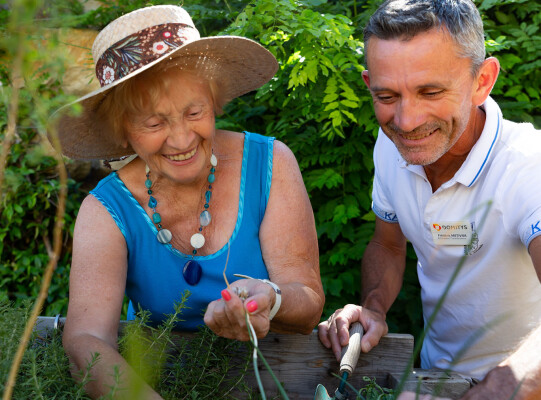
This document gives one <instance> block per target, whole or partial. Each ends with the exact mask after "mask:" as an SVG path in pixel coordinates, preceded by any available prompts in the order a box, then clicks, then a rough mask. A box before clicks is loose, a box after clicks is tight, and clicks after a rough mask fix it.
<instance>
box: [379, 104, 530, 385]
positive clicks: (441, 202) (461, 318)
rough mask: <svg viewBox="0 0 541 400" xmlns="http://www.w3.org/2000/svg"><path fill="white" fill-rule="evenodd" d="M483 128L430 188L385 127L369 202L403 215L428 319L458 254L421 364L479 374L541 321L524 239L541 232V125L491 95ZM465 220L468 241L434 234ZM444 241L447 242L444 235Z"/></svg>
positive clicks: (385, 212)
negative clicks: (510, 114) (454, 167)
mask: <svg viewBox="0 0 541 400" xmlns="http://www.w3.org/2000/svg"><path fill="white" fill-rule="evenodd" d="M483 108H484V110H485V112H486V122H485V127H484V129H483V132H482V134H481V137H480V138H479V140H478V141H477V143H476V144H475V146H474V147H473V148H472V150H471V152H470V154H469V155H468V157H467V159H466V161H465V162H464V164H463V165H462V167H461V168H460V169H459V170H458V171H457V173H456V174H455V176H454V177H453V179H451V180H450V181H448V182H446V183H445V184H443V185H442V186H441V187H440V188H439V189H438V190H436V192H435V193H432V188H431V186H430V183H429V182H428V180H427V178H426V175H425V172H424V169H423V167H422V166H418V165H408V164H407V163H406V162H405V161H404V159H403V158H402V157H401V156H400V154H399V152H398V151H397V149H396V147H395V146H394V144H393V143H392V142H391V141H390V140H389V139H388V138H387V136H386V135H385V134H384V133H383V132H382V131H381V129H380V132H379V136H378V139H377V142H376V146H375V149H374V164H375V176H374V189H373V194H372V198H373V206H372V207H373V210H374V212H375V213H376V215H377V216H378V217H379V218H381V219H383V220H385V221H387V222H390V223H398V224H400V228H401V229H402V232H403V233H404V235H405V236H406V238H407V239H408V240H409V241H410V242H411V243H412V244H413V247H414V249H415V252H416V254H417V257H418V264H417V272H418V276H419V281H420V284H421V288H422V289H421V298H422V302H423V315H424V321H425V324H426V323H427V321H428V319H429V318H430V316H431V315H432V313H433V311H434V308H435V306H436V303H437V302H438V299H439V298H440V297H441V296H442V294H443V293H444V290H445V287H446V285H447V284H448V282H450V280H451V278H452V277H453V274H454V272H455V271H456V270H457V266H458V265H459V262H460V261H461V260H462V259H464V263H463V265H462V266H461V267H460V269H459V271H458V274H457V276H456V279H455V281H454V283H453V284H452V285H451V288H450V290H449V293H448V295H447V298H446V299H445V302H444V304H443V306H442V308H441V309H440V310H439V312H438V313H437V315H436V318H435V320H434V322H433V324H432V326H431V328H430V330H429V331H428V335H427V337H426V338H425V341H424V343H423V349H422V352H421V365H422V368H432V367H437V368H451V369H453V370H455V371H457V372H459V373H462V374H465V375H470V376H473V377H476V378H479V379H481V378H483V377H484V375H485V374H486V373H487V372H488V371H489V370H490V369H492V368H493V367H495V366H496V365H497V364H498V363H499V362H500V361H502V360H503V359H504V358H506V357H507V356H508V355H509V354H510V353H511V352H512V351H513V349H515V348H516V347H517V345H518V344H519V342H520V341H521V340H522V339H523V338H524V337H525V336H526V335H527V334H528V333H529V332H530V331H531V330H532V329H533V328H534V327H536V326H537V325H538V324H539V323H541V284H540V282H539V279H538V277H537V275H536V272H535V270H534V267H533V264H532V261H531V258H530V257H529V254H528V251H527V247H528V245H529V244H530V242H531V240H532V239H533V238H535V237H537V236H539V235H541V131H536V130H535V129H534V128H533V126H532V125H531V124H517V123H514V122H510V121H507V120H503V118H502V115H501V111H500V109H499V107H498V105H497V104H496V103H495V102H494V100H492V99H491V98H489V99H488V100H487V101H486V102H485V104H484V105H483ZM464 223H466V224H469V227H468V231H469V233H470V234H471V235H472V240H471V242H469V243H470V244H469V245H456V244H455V245H449V244H438V245H436V244H435V243H434V238H433V234H437V233H438V231H437V229H438V228H439V229H440V230H441V229H443V228H442V227H445V226H447V227H452V226H453V224H456V225H461V224H464ZM444 243H449V242H444Z"/></svg>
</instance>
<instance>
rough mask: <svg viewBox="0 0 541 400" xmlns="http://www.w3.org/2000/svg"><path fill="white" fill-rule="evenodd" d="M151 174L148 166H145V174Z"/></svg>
mask: <svg viewBox="0 0 541 400" xmlns="http://www.w3.org/2000/svg"><path fill="white" fill-rule="evenodd" d="M149 172H150V168H149V167H148V165H146V164H145V174H146V175H148V173H149Z"/></svg>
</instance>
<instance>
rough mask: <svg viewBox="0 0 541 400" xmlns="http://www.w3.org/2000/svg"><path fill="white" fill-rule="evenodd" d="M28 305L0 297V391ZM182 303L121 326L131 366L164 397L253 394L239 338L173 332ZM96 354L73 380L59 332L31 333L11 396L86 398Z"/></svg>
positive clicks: (123, 348)
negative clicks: (155, 317)
mask: <svg viewBox="0 0 541 400" xmlns="http://www.w3.org/2000/svg"><path fill="white" fill-rule="evenodd" d="M186 296H187V295H186ZM186 296H185V297H184V300H185V299H186V298H187V297H186ZM29 308H30V303H29V302H28V301H27V302H24V303H22V305H21V306H20V307H15V306H13V305H12V304H10V303H8V302H5V301H2V302H0V349H2V350H1V351H0V392H3V391H4V383H5V381H6V376H7V374H8V371H9V368H10V365H11V360H12V357H13V355H14V353H15V350H16V348H17V344H18V339H19V337H20V335H21V333H22V331H23V329H24V326H25V323H26V319H27V318H28V315H29ZM183 308H184V302H181V303H179V304H177V305H176V306H175V313H173V314H171V315H169V316H168V318H167V319H166V320H165V321H164V322H163V323H162V324H161V325H160V326H158V327H153V326H150V325H149V324H148V321H149V319H148V317H149V315H148V313H147V312H141V313H139V317H140V318H139V319H138V320H136V321H134V322H132V323H130V324H128V325H127V326H126V328H125V329H124V331H123V334H122V336H121V338H120V339H119V347H120V349H121V352H122V354H123V355H124V356H125V358H126V359H127V360H128V361H129V362H130V364H131V365H132V367H133V368H134V369H135V370H136V371H137V372H138V373H139V374H140V376H142V377H144V378H145V380H146V381H147V382H148V383H149V384H151V385H152V386H153V387H154V388H155V389H156V390H157V391H158V392H159V393H160V394H161V395H162V397H163V398H164V399H171V400H173V399H175V400H176V399H195V398H197V399H205V398H206V399H214V398H222V399H229V398H231V399H234V398H236V396H239V395H241V394H242V395H243V396H244V397H246V398H254V397H255V395H254V393H252V388H249V387H248V386H247V385H246V384H245V382H244V376H245V374H246V373H247V371H248V368H249V366H250V351H249V349H248V348H247V347H246V346H245V345H244V344H243V343H240V342H237V341H234V340H228V339H224V338H220V337H218V336H216V335H215V334H214V333H212V332H211V331H210V330H209V329H208V328H206V327H205V328H202V329H201V330H200V331H199V332H197V333H195V334H194V336H193V338H190V339H186V338H180V337H177V336H175V334H174V333H172V327H173V326H174V325H175V323H176V322H178V321H179V319H180V317H181V315H182V309H183ZM98 359H99V355H95V357H94V358H93V360H92V361H91V362H90V363H89V365H88V366H87V368H86V369H85V370H84V371H82V372H81V374H80V377H79V379H78V381H75V380H74V379H73V378H72V377H71V375H70V368H69V360H68V358H67V356H66V354H65V352H64V349H63V347H62V337H61V332H60V331H53V332H49V333H48V334H47V335H44V336H36V335H34V337H33V340H32V345H31V346H30V347H29V348H28V349H27V350H26V352H25V354H24V357H23V360H22V363H21V367H20V369H19V371H18V374H17V381H16V386H15V388H14V391H13V397H12V398H13V399H15V400H16V399H21V400H23V399H24V400H27V399H52V398H55V399H70V400H72V399H89V397H88V396H87V395H86V394H85V391H84V384H85V383H87V382H88V381H89V379H91V378H90V376H89V371H90V368H91V367H92V366H93V364H94V363H96V362H97V361H98ZM118 378H119V377H118V376H117V382H118ZM118 390H122V389H121V388H120V384H118V385H116V386H114V387H112V388H111V393H110V395H113V394H114V392H117V391H118ZM134 396H135V394H134ZM105 398H108V396H105ZM134 398H135V397H134Z"/></svg>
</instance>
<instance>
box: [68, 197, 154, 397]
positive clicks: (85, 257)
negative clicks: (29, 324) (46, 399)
mask: <svg viewBox="0 0 541 400" xmlns="http://www.w3.org/2000/svg"><path fill="white" fill-rule="evenodd" d="M126 273H127V248H126V242H125V240H124V237H123V236H122V234H121V232H120V230H119V229H118V227H117V226H116V224H115V222H114V221H113V219H112V218H111V216H110V214H109V213H108V212H107V210H106V209H105V207H103V205H102V204H101V203H100V202H99V201H98V200H97V199H96V198H95V197H94V196H92V195H90V196H88V197H87V198H86V199H85V200H84V201H83V203H82V205H81V208H80V210H79V214H78V216H77V221H76V223H75V230H74V238H73V259H72V265H71V272H70V288H69V293H70V298H69V306H68V315H67V318H66V324H65V327H64V333H63V344H64V348H65V350H66V353H67V354H68V356H69V358H70V360H71V362H72V363H73V364H74V365H73V369H74V371H73V372H75V374H74V377H75V378H77V371H81V370H85V369H86V367H87V365H88V364H89V362H90V360H91V359H92V356H93V355H94V354H96V353H98V354H99V359H98V362H97V363H96V364H95V366H94V367H93V368H92V369H91V371H90V373H91V378H92V381H90V383H88V384H87V385H86V390H87V392H88V393H89V395H90V396H91V397H93V398H97V397H99V396H101V395H104V394H106V393H108V392H109V389H110V387H112V386H114V384H115V378H114V371H115V366H117V367H118V372H119V374H120V382H121V387H124V390H120V391H119V395H118V397H117V398H129V395H130V391H129V390H127V389H128V388H129V387H134V386H139V387H141V388H143V390H145V391H146V392H147V393H148V395H147V396H146V397H145V398H149V399H152V398H156V399H159V398H160V396H158V395H157V394H156V393H155V392H153V391H152V390H151V389H150V388H149V387H148V386H147V385H146V384H144V383H142V382H140V380H139V378H138V377H137V376H136V374H135V373H134V371H133V370H132V369H131V368H130V367H129V365H128V364H127V363H126V361H125V360H124V359H123V358H122V356H121V355H120V354H119V352H118V348H117V339H118V327H119V321H120V311H121V308H122V301H123V299H124V290H125V286H126ZM132 379H137V380H139V382H138V384H135V385H134V382H133V381H131V380H132Z"/></svg>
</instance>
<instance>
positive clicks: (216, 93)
mask: <svg viewBox="0 0 541 400" xmlns="http://www.w3.org/2000/svg"><path fill="white" fill-rule="evenodd" d="M93 55H94V59H95V60H96V63H95V64H96V75H97V77H98V80H99V81H100V83H101V85H102V87H101V88H100V89H98V90H96V91H94V92H92V93H90V94H88V95H86V96H84V97H83V98H81V99H79V100H78V102H79V103H80V104H81V105H82V113H80V114H79V115H76V116H74V115H70V114H69V112H68V111H69V107H65V108H64V109H61V110H60V111H59V112H58V114H59V120H58V133H59V138H60V141H61V144H62V148H63V152H64V154H65V155H66V156H69V157H72V158H80V159H112V158H116V157H120V156H125V155H130V154H136V156H137V157H135V158H134V159H133V161H131V162H130V163H128V164H127V165H125V166H124V167H123V168H121V169H120V170H119V171H117V172H113V173H111V174H110V175H109V176H108V177H106V178H105V179H103V180H102V181H101V182H100V183H99V184H98V185H97V187H96V188H95V189H94V190H92V191H91V192H90V195H89V196H88V197H87V198H86V199H85V200H84V202H83V204H82V205H81V209H80V211H79V214H78V217H77V221H76V225H75V231H74V245H73V262H72V269H71V275H70V299H69V308H68V315H67V319H66V325H65V329H64V336H63V340H64V346H65V349H66V351H67V353H68V355H69V356H70V358H71V359H72V361H73V362H74V364H75V365H76V366H77V367H78V368H80V369H83V368H85V367H86V366H87V363H88V361H89V360H90V359H91V357H92V354H94V353H99V354H100V359H99V362H98V363H96V364H95V365H94V367H93V368H92V371H91V372H92V375H93V380H92V381H91V382H90V383H89V384H88V385H87V390H88V391H89V394H90V395H91V396H93V397H99V396H100V395H102V394H103V393H105V392H107V391H108V387H109V386H111V385H112V384H113V382H112V380H113V376H114V375H113V367H114V366H118V367H119V368H120V371H121V376H122V377H123V378H125V380H124V381H123V385H127V384H128V383H127V382H128V381H129V380H130V379H137V378H136V377H135V374H134V372H133V371H132V370H131V369H130V367H129V366H128V365H127V364H126V362H125V360H124V359H123V358H122V357H121V356H120V354H119V353H118V351H117V348H116V343H117V341H116V339H117V331H118V325H119V317H120V310H121V307H122V301H123V297H124V293H126V294H127V296H128V297H129V299H130V309H129V315H128V316H129V317H133V311H134V308H142V309H145V310H149V311H150V312H151V319H152V321H153V322H154V323H159V322H161V321H162V320H163V319H164V318H166V315H167V314H171V313H172V312H173V311H174V306H175V303H176V302H179V301H180V300H181V299H182V296H183V294H184V292H185V291H186V290H189V291H190V292H191V295H190V297H189V299H188V301H187V303H186V306H187V308H186V311H185V312H183V318H185V320H184V321H182V322H180V323H178V324H177V329H179V330H195V329H197V328H198V327H199V326H200V325H202V324H206V325H208V326H209V327H210V328H211V329H212V330H213V331H214V332H215V333H216V334H218V335H221V336H224V337H227V338H233V339H238V340H248V339H249V334H248V330H247V327H246V320H245V314H246V313H247V312H248V313H250V315H251V316H250V320H251V323H252V325H253V327H254V329H255V332H256V334H257V335H258V337H263V336H265V335H266V334H267V333H268V332H269V330H272V331H275V332H282V333H305V334H307V333H310V332H311V331H312V329H313V328H314V327H315V325H316V324H317V322H318V321H319V318H320V316H321V312H322V309H323V303H324V296H323V290H322V286H321V281H320V277H319V264H318V247H317V238H316V230H315V224H314V216H313V212H312V209H311V206H310V202H309V200H308V196H307V193H306V189H305V187H304V184H303V180H302V177H301V174H300V171H299V167H298V165H297V162H296V160H295V157H294V156H293V154H292V153H291V151H290V150H289V149H288V148H287V147H286V146H285V145H284V144H283V143H280V142H278V141H275V140H274V138H271V137H264V136H261V135H258V134H255V133H249V132H242V133H241V132H232V131H222V130H217V129H216V128H215V115H216V114H218V113H219V112H220V110H221V108H222V106H223V105H224V104H225V103H227V102H228V101H229V100H231V99H233V98H235V97H238V96H240V95H242V94H244V93H247V92H249V91H252V90H255V89H257V88H259V87H260V86H262V85H263V84H265V83H266V82H267V81H268V80H270V79H271V77H272V76H273V75H274V73H275V72H276V70H277V62H276V60H275V58H274V57H273V56H272V54H271V53H269V52H268V51H267V50H265V49H264V48H263V47H262V46H260V45H259V44H257V43H255V42H253V41H251V40H248V39H245V38H241V37H213V38H199V33H198V32H197V30H196V29H195V27H194V25H193V22H192V20H191V18H190V16H189V15H188V14H187V13H186V11H184V10H183V9H182V8H180V7H175V6H154V7H148V8H143V9H140V10H136V11H134V12H132V13H130V14H126V15H125V16H123V17H121V18H119V19H117V20H115V21H113V22H112V23H111V24H110V25H108V26H107V27H106V28H105V29H104V30H103V31H102V32H100V34H99V35H98V36H97V38H96V41H95V43H94V46H93ZM226 264H227V279H228V281H235V279H236V278H235V275H237V276H238V275H243V276H247V275H249V276H251V277H253V278H246V279H240V280H237V281H235V282H233V283H232V284H231V289H229V288H226V283H225V282H224V278H223V271H224V268H225V266H226ZM240 291H242V293H243V294H245V295H246V296H243V298H240V297H239V296H238V295H237V293H238V292H240ZM146 390H147V391H148V396H147V397H148V398H159V395H158V394H156V393H154V392H153V391H152V389H151V388H149V387H147V388H146Z"/></svg>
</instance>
